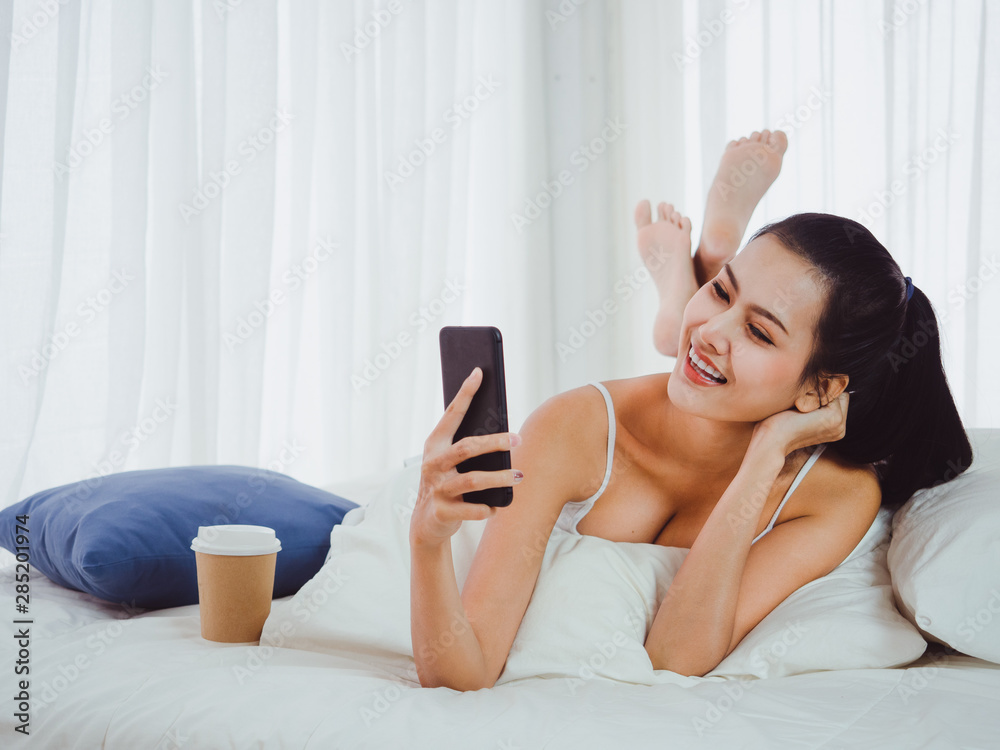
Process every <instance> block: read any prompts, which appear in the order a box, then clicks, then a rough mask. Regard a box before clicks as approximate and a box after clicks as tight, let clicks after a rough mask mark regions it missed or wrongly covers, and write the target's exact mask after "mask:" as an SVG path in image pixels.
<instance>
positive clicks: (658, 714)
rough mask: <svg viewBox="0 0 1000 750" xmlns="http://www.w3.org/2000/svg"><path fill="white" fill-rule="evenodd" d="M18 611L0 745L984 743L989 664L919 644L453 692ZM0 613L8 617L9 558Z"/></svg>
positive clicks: (308, 658)
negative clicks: (697, 675) (846, 658)
mask: <svg viewBox="0 0 1000 750" xmlns="http://www.w3.org/2000/svg"><path fill="white" fill-rule="evenodd" d="M289 598H291V597H286V598H285V599H276V600H275V602H282V601H285V600H287V599H289ZM31 605H32V606H31V618H32V619H33V623H32V624H31V637H30V657H29V660H30V661H29V667H30V689H29V690H30V696H31V722H30V737H28V738H23V737H20V736H19V735H18V734H17V733H15V731H14V727H15V725H16V724H17V723H18V722H17V721H16V720H15V719H14V717H13V715H12V708H11V707H12V705H13V704H12V701H11V696H12V695H13V692H12V691H13V689H14V688H15V684H14V679H15V675H14V666H15V665H14V656H13V654H12V651H13V649H11V648H5V649H4V651H5V654H4V662H5V663H4V666H3V674H4V685H5V690H4V695H5V698H6V699H5V701H4V704H5V706H6V707H7V708H6V709H5V711H4V712H3V715H2V717H0V736H2V737H3V738H4V742H3V745H4V747H17V746H21V744H22V743H24V744H23V746H25V747H32V748H121V749H122V750H126V749H127V750H135V749H136V748H156V749H157V750H172V749H174V748H189V749H193V748H424V747H426V748H461V749H462V750H470V749H471V748H484V749H487V748H489V749H490V750H501V749H502V748H551V749H553V750H555V749H556V748H567V749H568V748H573V749H574V750H576V749H578V748H611V747H630V748H646V747H649V748H653V747H656V748H662V747H684V748H691V747H698V748H700V747H706V748H715V747H719V748H775V747H780V748H868V747H871V748H896V747H898V748H916V747H921V748H924V747H927V748H969V749H972V748H979V749H982V750H985V749H986V748H994V747H996V746H997V736H998V735H997V726H998V725H997V709H998V708H1000V665H996V664H992V663H990V662H986V661H982V660H979V659H975V658H972V657H968V656H963V655H958V654H954V653H952V654H948V653H944V652H943V651H941V650H940V649H936V648H935V647H934V646H932V647H931V648H930V649H929V650H928V651H927V652H926V653H925V654H924V655H923V656H922V657H921V658H920V659H919V660H917V661H916V662H914V663H912V664H910V665H908V666H906V667H905V668H898V669H873V670H845V671H829V672H814V673H810V674H803V675H797V676H793V677H785V678H780V679H771V680H752V681H751V680H748V681H732V682H728V683H723V684H720V683H718V682H708V681H706V682H704V683H701V684H698V685H695V686H693V687H688V688H683V687H679V686H676V685H669V684H664V685H653V686H647V685H629V684H624V683H619V682H615V681H612V680H600V679H593V680H588V681H586V682H585V683H584V684H583V685H580V684H579V681H573V680H569V679H543V678H537V679H529V680H522V681H518V682H516V683H511V684H506V685H499V686H496V687H494V688H491V689H486V690H479V691H475V692H464V693H463V692H459V691H454V690H451V689H449V688H422V687H420V686H419V685H418V684H416V683H411V682H406V681H403V680H401V679H399V678H398V677H394V676H393V675H391V674H390V673H389V672H388V671H387V670H384V669H382V667H381V666H380V664H379V661H378V659H377V657H373V656H364V657H362V656H360V655H357V654H351V653H342V654H319V653H315V652H309V651H298V650H294V649H286V648H271V647H268V646H264V647H260V646H259V645H245V644H233V645H228V644H217V643H210V642H208V641H205V640H203V639H202V638H201V636H200V629H199V619H198V607H197V605H192V606H186V607H176V608H173V609H165V610H158V611H153V612H135V611H129V608H128V607H122V606H116V605H114V604H110V603H107V602H103V601H101V600H98V599H96V598H94V597H92V596H90V595H88V594H83V593H80V592H76V591H71V590H69V589H65V588H63V587H61V586H58V585H57V584H55V583H53V582H51V581H49V580H48V579H46V578H45V577H44V576H42V575H41V574H37V573H35V574H34V575H33V576H32V582H31ZM0 607H3V611H4V612H6V613H13V612H14V569H13V566H12V565H11V564H9V562H8V564H7V565H5V566H4V567H2V568H0ZM13 619H14V617H13V616H6V617H4V621H5V622H4V628H5V631H6V632H4V633H3V636H2V637H3V639H4V642H6V643H8V644H11V643H13V642H14V640H13V639H14V633H15V627H21V626H15V625H14V624H13V622H12V621H13ZM574 683H575V684H574Z"/></svg>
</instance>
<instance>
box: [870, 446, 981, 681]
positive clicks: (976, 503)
mask: <svg viewBox="0 0 1000 750" xmlns="http://www.w3.org/2000/svg"><path fill="white" fill-rule="evenodd" d="M968 435H969V442H970V443H972V450H973V461H972V465H971V466H970V467H969V468H968V469H967V470H966V471H965V472H964V473H963V474H961V475H959V476H958V477H956V478H954V479H952V480H950V481H948V482H945V483H943V484H940V485H938V486H936V487H929V488H927V489H923V490H918V491H917V492H915V493H914V494H913V497H912V498H910V500H908V501H907V503H906V504H905V505H903V507H901V508H900V509H899V510H898V511H897V512H896V517H895V518H894V519H893V529H892V544H891V545H890V547H889V570H890V571H891V573H892V581H893V589H894V592H895V595H896V598H897V602H898V604H899V608H900V610H901V611H902V612H903V613H904V614H905V615H906V616H907V617H908V618H909V619H910V620H911V621H912V622H913V623H915V624H916V625H917V626H918V627H919V628H920V630H921V631H922V632H923V633H924V634H925V635H926V636H927V638H928V639H931V640H935V641H938V642H940V643H944V644H946V645H948V646H951V647H952V648H954V649H957V650H958V651H961V652H963V653H966V654H969V655H970V656H978V657H979V658H981V659H986V660H988V661H992V662H997V663H1000V430H996V429H984V428H979V429H970V430H968Z"/></svg>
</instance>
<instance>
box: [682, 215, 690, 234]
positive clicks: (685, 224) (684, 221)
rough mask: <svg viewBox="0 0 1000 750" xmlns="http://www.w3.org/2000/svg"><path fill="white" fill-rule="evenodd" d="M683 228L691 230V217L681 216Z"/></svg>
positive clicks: (687, 230) (686, 230)
mask: <svg viewBox="0 0 1000 750" xmlns="http://www.w3.org/2000/svg"><path fill="white" fill-rule="evenodd" d="M681 229H683V230H684V231H685V232H690V231H691V219H689V218H688V217H687V216H682V217H681Z"/></svg>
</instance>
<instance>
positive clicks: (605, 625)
mask: <svg viewBox="0 0 1000 750" xmlns="http://www.w3.org/2000/svg"><path fill="white" fill-rule="evenodd" d="M890 520H891V513H890V512H889V511H888V510H885V509H883V510H881V511H879V515H878V516H877V517H876V519H875V521H874V522H873V523H872V526H871V528H869V530H868V533H867V534H866V535H865V537H864V538H863V539H862V540H861V541H860V542H859V543H858V545H857V546H856V547H855V549H854V550H853V551H852V552H851V554H850V555H849V556H848V557H847V558H846V559H845V561H844V562H843V563H841V564H840V565H839V566H838V567H837V568H836V569H834V570H833V571H831V572H830V573H829V574H828V575H826V576H824V577H822V578H818V579H816V580H815V581H811V582H810V583H807V584H806V585H804V586H802V587H801V588H799V589H798V590H797V591H795V592H793V593H792V594H791V595H790V596H789V597H787V598H786V599H785V600H784V601H783V602H782V603H781V604H779V605H778V606H777V607H776V608H775V609H774V610H773V611H772V612H770V613H769V614H768V615H767V616H766V617H765V618H764V619H763V620H762V621H761V622H760V623H759V624H758V625H757V627H755V628H754V629H753V630H751V631H750V632H749V633H748V634H747V635H746V637H745V638H744V639H743V640H742V641H741V642H740V644H739V645H738V646H737V647H736V648H735V649H734V650H733V652H732V653H731V654H730V655H729V656H728V657H726V658H725V659H724V660H723V661H722V662H721V663H720V664H719V665H718V666H717V667H716V668H715V669H714V670H712V671H711V672H709V673H708V674H707V675H706V677H716V678H728V679H732V678H737V679H746V678H768V677H783V676H787V675H793V674H800V673H803V672H812V671H818V670H830V669H876V668H885V667H895V666H899V665H902V664H907V663H909V662H911V661H913V660H914V659H917V658H919V656H920V655H921V654H922V653H923V652H924V649H925V648H926V646H927V644H926V643H925V641H924V639H923V638H922V637H921V636H920V634H919V632H917V630H916V629H915V628H914V627H913V626H912V625H911V624H910V623H909V622H907V620H906V619H905V618H903V617H902V616H901V615H900V614H899V613H898V612H897V611H896V608H895V606H894V604H893V598H892V588H891V582H890V579H889V571H888V569H887V568H886V561H885V557H886V548H887V546H888V541H889V539H888V535H889V527H890ZM687 553H688V550H687V549H683V548H676V547H663V546H661V545H656V544H638V543H622V542H609V541H607V540H605V539H600V538H598V537H588V536H583V537H580V536H577V535H575V534H569V533H567V532H563V531H561V530H559V529H556V530H555V531H554V532H553V536H552V538H551V539H550V540H549V547H548V548H547V549H546V555H545V559H544V561H543V567H542V574H541V575H540V576H539V581H538V584H537V585H536V587H535V592H534V594H533V595H532V598H531V603H530V604H529V606H528V611H527V612H526V613H525V617H524V621H523V622H522V624H521V628H520V629H519V630H518V633H517V637H516V639H515V641H514V646H513V647H512V649H511V656H510V657H509V658H508V660H507V666H506V668H505V669H504V672H503V674H501V676H500V679H499V680H498V684H500V683H503V682H510V681H513V680H516V679H523V678H525V677H530V676H532V675H534V674H540V675H544V676H548V677H555V676H563V677H575V678H577V679H578V680H583V679H587V678H590V677H593V676H601V677H605V678H607V679H614V680H619V681H622V682H632V683H642V684H653V683H656V682H664V681H669V682H674V683H679V682H680V681H681V680H683V679H693V678H681V677H680V676H679V675H676V674H674V673H673V672H668V671H666V670H655V671H654V670H653V667H652V664H651V663H650V661H649V657H648V655H647V654H646V650H645V648H644V647H643V643H645V639H646V634H647V633H648V632H649V629H650V628H651V627H652V624H653V618H654V617H655V615H656V612H657V609H658V604H659V602H660V601H661V600H662V599H663V596H664V594H665V593H666V591H667V589H668V588H669V586H670V582H671V581H672V580H673V577H674V575H675V574H676V572H677V570H678V569H679V568H680V566H681V563H683V561H684V558H685V557H686V556H687Z"/></svg>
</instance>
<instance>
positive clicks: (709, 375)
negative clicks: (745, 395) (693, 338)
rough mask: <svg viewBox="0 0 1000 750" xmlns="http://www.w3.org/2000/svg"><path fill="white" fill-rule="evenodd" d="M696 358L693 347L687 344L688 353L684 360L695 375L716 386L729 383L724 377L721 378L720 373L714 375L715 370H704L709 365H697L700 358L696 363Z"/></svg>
mask: <svg viewBox="0 0 1000 750" xmlns="http://www.w3.org/2000/svg"><path fill="white" fill-rule="evenodd" d="M697 357H698V355H697V354H696V353H695V351H694V345H693V344H688V353H687V357H686V360H687V362H688V363H689V364H690V366H691V368H692V369H693V370H694V371H695V372H696V373H698V374H699V375H701V376H703V377H704V378H705V379H707V380H709V381H711V382H713V383H716V384H718V385H725V384H726V383H727V382H729V381H727V380H726V378H725V376H723V375H722V374H721V373H719V374H718V375H716V374H715V373H716V372H718V370H716V369H715V368H714V367H712V370H713V371H711V372H710V371H709V370H706V369H705V367H711V365H709V364H708V363H707V362H705V363H704V365H705V366H702V365H701V364H699V361H700V358H699V359H698V360H697V361H696V358H697Z"/></svg>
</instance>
